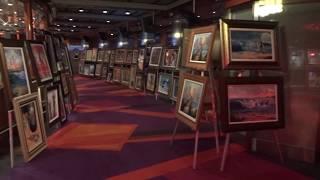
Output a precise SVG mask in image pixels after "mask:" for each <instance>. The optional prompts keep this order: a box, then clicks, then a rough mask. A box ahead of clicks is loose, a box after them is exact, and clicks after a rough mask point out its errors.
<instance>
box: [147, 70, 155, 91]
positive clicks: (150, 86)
mask: <svg viewBox="0 0 320 180" xmlns="http://www.w3.org/2000/svg"><path fill="white" fill-rule="evenodd" d="M156 76H157V75H156V73H148V75H147V86H146V89H147V90H149V91H152V92H154V89H155V87H156Z"/></svg>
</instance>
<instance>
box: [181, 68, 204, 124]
mask: <svg viewBox="0 0 320 180" xmlns="http://www.w3.org/2000/svg"><path fill="white" fill-rule="evenodd" d="M180 79H181V80H180V85H179V87H180V88H179V93H178V100H177V104H176V116H177V118H178V119H179V120H181V121H182V122H184V123H185V124H187V125H188V126H190V127H191V128H192V129H193V130H196V129H197V128H198V124H199V120H200V117H201V113H202V106H203V101H204V94H205V90H206V84H207V77H202V76H196V75H191V74H186V73H183V74H181V75H180Z"/></svg>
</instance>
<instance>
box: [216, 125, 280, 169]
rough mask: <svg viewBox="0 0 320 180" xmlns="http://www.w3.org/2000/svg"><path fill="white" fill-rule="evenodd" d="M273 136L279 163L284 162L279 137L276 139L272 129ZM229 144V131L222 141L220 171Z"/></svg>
mask: <svg viewBox="0 0 320 180" xmlns="http://www.w3.org/2000/svg"><path fill="white" fill-rule="evenodd" d="M272 133H273V138H274V143H275V145H276V147H277V151H278V153H279V158H280V161H281V163H284V159H283V155H282V151H281V149H280V143H279V139H278V133H277V132H276V131H275V130H274V131H273V132H272ZM229 144H230V133H227V134H226V139H225V143H224V149H223V155H222V160H221V164H220V171H221V172H223V171H224V167H225V164H226V159H227V156H228V152H229Z"/></svg>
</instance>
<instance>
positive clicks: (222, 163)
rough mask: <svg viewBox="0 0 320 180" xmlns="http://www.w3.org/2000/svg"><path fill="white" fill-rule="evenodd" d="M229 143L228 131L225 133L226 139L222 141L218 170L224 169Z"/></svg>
mask: <svg viewBox="0 0 320 180" xmlns="http://www.w3.org/2000/svg"><path fill="white" fill-rule="evenodd" d="M229 143H230V134H229V133H228V134H227V135H226V140H225V143H224V149H223V155H222V161H221V166H220V171H221V172H223V171H224V166H225V163H226V159H227V155H228V150H229Z"/></svg>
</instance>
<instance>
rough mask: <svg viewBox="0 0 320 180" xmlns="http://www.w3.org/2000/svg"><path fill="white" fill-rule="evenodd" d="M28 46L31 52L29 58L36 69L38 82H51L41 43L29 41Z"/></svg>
mask: <svg viewBox="0 0 320 180" xmlns="http://www.w3.org/2000/svg"><path fill="white" fill-rule="evenodd" d="M29 46H30V50H31V52H32V53H31V54H32V55H31V57H32V59H33V62H34V64H35V67H36V69H37V74H38V77H39V81H40V82H41V83H43V82H46V81H50V80H52V73H51V68H50V65H49V60H48V57H47V53H46V49H45V46H44V44H43V43H41V42H35V41H30V42H29Z"/></svg>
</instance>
